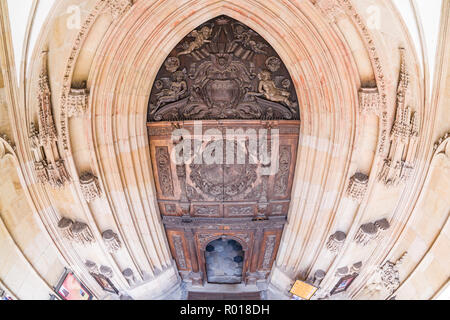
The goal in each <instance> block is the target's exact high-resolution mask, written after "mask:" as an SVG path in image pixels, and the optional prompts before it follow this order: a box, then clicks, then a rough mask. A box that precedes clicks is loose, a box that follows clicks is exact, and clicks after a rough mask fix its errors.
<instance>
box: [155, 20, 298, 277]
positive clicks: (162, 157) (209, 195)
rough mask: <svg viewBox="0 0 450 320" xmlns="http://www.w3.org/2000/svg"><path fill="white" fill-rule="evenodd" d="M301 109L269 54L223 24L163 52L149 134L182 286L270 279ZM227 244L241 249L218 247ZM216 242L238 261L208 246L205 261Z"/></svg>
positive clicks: (243, 31)
mask: <svg viewBox="0 0 450 320" xmlns="http://www.w3.org/2000/svg"><path fill="white" fill-rule="evenodd" d="M299 104H300V101H299V98H298V97H297V94H296V91H295V88H294V85H293V81H292V79H291V77H290V75H289V72H288V70H287V68H286V66H285V65H284V63H283V61H282V60H281V58H280V56H279V55H278V54H277V53H276V51H275V50H274V49H273V48H272V47H271V46H270V44H269V43H268V42H267V41H266V40H265V39H264V38H263V37H261V36H260V35H259V34H258V33H256V32H255V31H253V30H251V29H250V28H249V27H247V26H246V25H245V24H243V23H241V22H239V21H237V20H234V19H232V18H230V17H228V16H219V17H216V18H214V19H211V20H209V21H207V22H205V23H203V24H201V25H200V26H198V27H197V28H196V29H195V30H192V32H190V33H189V34H188V35H187V36H186V37H185V38H184V39H183V40H182V41H181V42H180V43H179V44H178V45H177V46H175V48H173V49H172V51H171V52H170V53H169V55H168V57H167V58H166V60H165V62H164V63H163V65H162V66H161V67H160V70H159V71H158V74H157V76H156V79H155V81H154V84H153V87H152V91H151V94H150V98H149V102H148V105H149V108H148V115H147V120H148V124H147V126H148V135H149V142H150V150H151V151H150V152H151V155H152V165H153V173H154V177H155V182H156V190H157V193H158V197H157V198H158V204H159V208H160V212H161V214H162V216H163V223H164V226H165V229H166V233H167V237H168V241H169V245H170V249H171V251H172V254H173V257H174V258H175V261H176V262H177V266H178V270H179V271H180V274H181V276H182V278H183V279H184V280H186V281H188V282H192V283H193V284H196V285H203V284H204V283H205V282H212V283H241V282H245V283H246V284H249V283H253V284H256V282H257V281H258V280H266V279H267V277H268V275H269V273H270V271H271V269H272V265H273V262H274V260H275V257H276V255H277V251H278V247H279V244H280V239H281V233H282V230H283V226H284V224H285V222H286V216H287V212H288V208H289V205H290V200H291V199H290V197H291V189H292V181H293V177H294V171H295V161H296V155H297V147H298V135H299V131H300V119H299V118H300V112H299ZM179 134H181V136H179ZM177 137H178V138H177ZM233 238H235V239H241V240H242V242H241V241H240V240H235V242H236V243H234V242H230V244H229V246H228V242H227V241H229V240H216V239H233ZM213 239H214V241H217V242H215V243H214V244H216V245H218V247H217V248H220V249H218V250H222V248H223V250H227V248H228V250H229V249H230V248H232V247H233V246H235V247H236V248H237V246H238V244H239V245H240V246H241V248H240V249H239V250H237V249H236V250H237V251H242V250H244V251H245V253H246V255H245V259H244V255H242V257H243V259H242V261H239V262H235V261H234V258H235V257H238V255H236V256H233V257H231V256H228V255H225V256H223V255H221V254H219V253H218V252H217V251H216V252H215V251H214V250H216V247H215V246H214V244H213V245H211V246H209V247H208V248H209V250H212V249H213V247H214V250H212V251H210V252H208V251H207V250H206V247H207V246H208V245H210V242H211V240H213ZM238 242H239V243H238ZM244 247H245V248H244ZM229 253H230V254H231V253H232V252H231V251H230V252H229ZM229 259H231V260H232V261H230V260H229ZM214 260H216V261H214ZM219 260H220V261H222V263H223V264H224V265H223V266H221V265H220V262H219ZM236 260H240V258H236ZM208 268H209V269H208ZM238 268H239V271H238Z"/></svg>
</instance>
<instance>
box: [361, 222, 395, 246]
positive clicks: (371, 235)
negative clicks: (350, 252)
mask: <svg viewBox="0 0 450 320" xmlns="http://www.w3.org/2000/svg"><path fill="white" fill-rule="evenodd" d="M389 228H390V224H389V222H388V221H387V220H386V219H381V220H377V221H375V222H369V223H366V224H363V225H362V226H361V227H359V230H358V232H357V233H356V235H355V242H356V243H358V244H360V245H362V246H365V245H367V244H368V243H369V242H370V241H372V240H375V239H379V238H380V237H381V236H382V234H383V233H384V232H385V231H386V230H388V229H389Z"/></svg>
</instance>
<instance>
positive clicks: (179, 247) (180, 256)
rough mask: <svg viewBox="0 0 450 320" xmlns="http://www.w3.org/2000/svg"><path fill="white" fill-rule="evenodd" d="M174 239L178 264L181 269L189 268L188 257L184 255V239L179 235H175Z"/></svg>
mask: <svg viewBox="0 0 450 320" xmlns="http://www.w3.org/2000/svg"><path fill="white" fill-rule="evenodd" d="M172 239H173V246H174V249H175V253H176V256H177V262H178V265H179V267H180V269H187V264H186V258H185V257H184V248H183V240H182V239H181V236H179V235H174V236H173V237H172Z"/></svg>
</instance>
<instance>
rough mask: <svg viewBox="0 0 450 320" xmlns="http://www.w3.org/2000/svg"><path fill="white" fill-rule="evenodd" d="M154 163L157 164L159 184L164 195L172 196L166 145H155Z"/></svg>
mask: <svg viewBox="0 0 450 320" xmlns="http://www.w3.org/2000/svg"><path fill="white" fill-rule="evenodd" d="M155 156H156V163H157V166H158V177H159V186H160V188H161V192H162V194H163V195H164V196H168V197H169V196H173V181H172V171H171V170H170V155H169V149H168V147H156V155H155Z"/></svg>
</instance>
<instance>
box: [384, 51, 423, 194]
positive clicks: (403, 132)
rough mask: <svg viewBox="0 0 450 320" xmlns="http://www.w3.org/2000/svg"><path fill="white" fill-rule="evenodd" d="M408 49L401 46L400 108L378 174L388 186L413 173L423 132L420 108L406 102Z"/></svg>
mask: <svg viewBox="0 0 450 320" xmlns="http://www.w3.org/2000/svg"><path fill="white" fill-rule="evenodd" d="M404 51H405V50H404V49H403V48H400V56H401V66H400V76H399V83H398V88H397V111H396V115H395V122H394V125H393V127H392V130H391V138H390V140H391V144H390V148H389V154H388V156H387V158H386V159H385V160H384V163H383V167H382V169H381V171H380V172H379V174H378V179H379V181H381V182H383V183H384V184H385V185H386V186H388V187H389V186H397V185H399V184H400V183H402V182H405V181H407V180H408V179H409V177H410V176H411V173H412V170H413V162H414V157H415V150H416V144H417V137H418V136H419V131H418V130H419V129H418V128H419V121H418V116H417V114H416V112H413V111H412V110H411V107H409V106H408V105H407V104H406V96H407V93H408V86H409V73H408V70H407V68H406V62H405V52H404Z"/></svg>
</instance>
